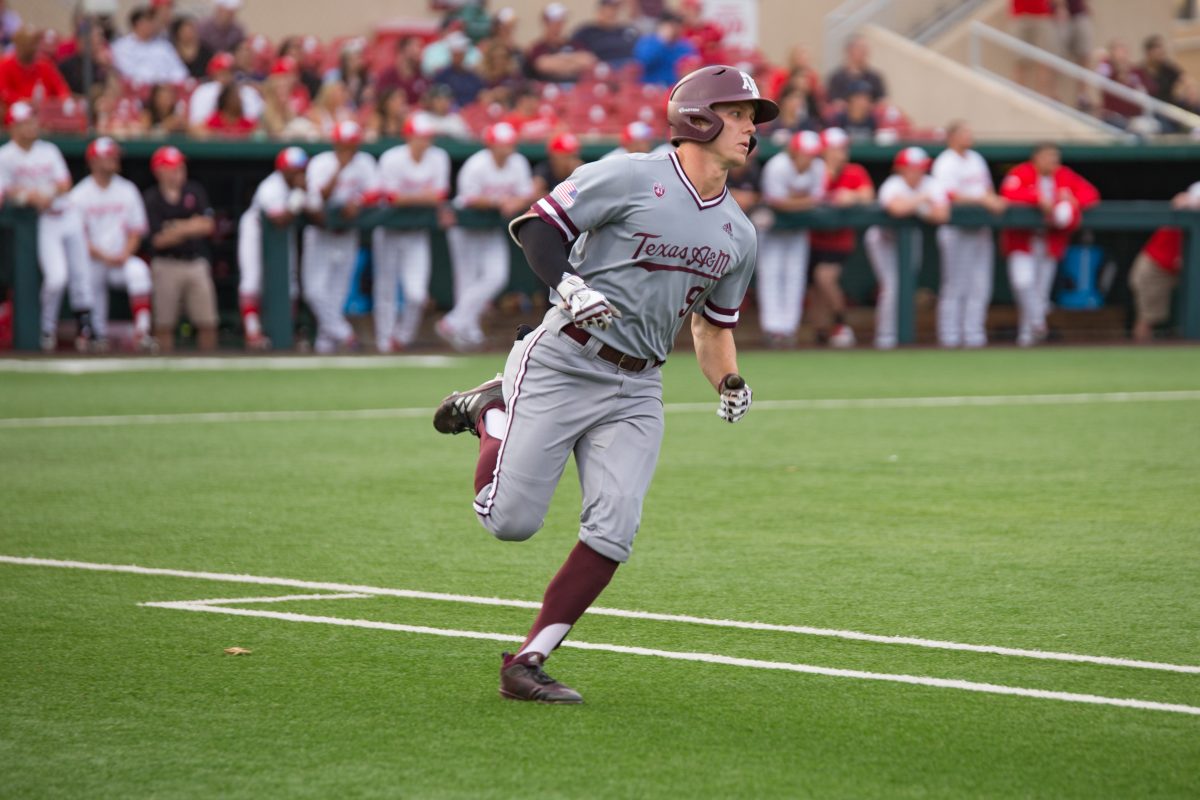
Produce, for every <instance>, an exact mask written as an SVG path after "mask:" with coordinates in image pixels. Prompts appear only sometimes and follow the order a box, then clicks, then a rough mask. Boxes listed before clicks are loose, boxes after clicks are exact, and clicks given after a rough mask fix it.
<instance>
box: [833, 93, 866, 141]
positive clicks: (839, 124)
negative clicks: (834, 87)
mask: <svg viewBox="0 0 1200 800" xmlns="http://www.w3.org/2000/svg"><path fill="white" fill-rule="evenodd" d="M871 98H872V90H871V84H869V83H867V82H866V81H859V82H858V83H857V84H855V85H854V86H852V87H850V92H849V94H847V95H846V104H845V106H844V107H843V108H842V110H841V111H839V112H837V113H836V114H834V115H833V118H832V119H831V120H830V122H831V123H832V124H833V126H834V127H835V128H841V129H842V130H844V131H845V132H846V133H847V134H849V135H850V138H851V139H852V140H853V141H856V142H869V141H871V139H872V138H873V137H874V136H875V129H876V121H875V102H874V101H873V100H872V99H871Z"/></svg>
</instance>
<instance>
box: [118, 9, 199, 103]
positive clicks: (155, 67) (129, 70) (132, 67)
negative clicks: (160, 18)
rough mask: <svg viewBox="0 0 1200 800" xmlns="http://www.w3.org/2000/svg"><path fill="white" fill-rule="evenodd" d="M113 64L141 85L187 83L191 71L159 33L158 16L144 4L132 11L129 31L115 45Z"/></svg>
mask: <svg viewBox="0 0 1200 800" xmlns="http://www.w3.org/2000/svg"><path fill="white" fill-rule="evenodd" d="M112 51H113V66H115V67H116V68H117V72H119V73H120V74H121V76H122V77H123V78H125V79H126V80H128V81H129V82H131V83H134V84H137V85H141V86H153V85H154V84H156V83H183V82H184V81H185V80H187V77H188V71H187V67H185V66H184V65H183V62H182V61H180V60H179V54H178V53H176V52H175V48H174V47H172V46H171V43H170V42H168V41H167V40H166V39H160V38H158V37H157V36H155V32H154V18H153V16H152V15H151V13H150V10H149V9H148V8H146V7H144V6H141V7H138V8H135V9H134V10H133V11H132V12H130V14H129V33H127V34H125V35H124V36H122V37H121V38H120V39H118V40H117V41H116V42H114V43H113V46H112Z"/></svg>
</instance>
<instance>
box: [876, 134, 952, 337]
mask: <svg viewBox="0 0 1200 800" xmlns="http://www.w3.org/2000/svg"><path fill="white" fill-rule="evenodd" d="M893 169H894V172H893V174H892V175H891V176H890V177H888V179H887V180H885V181H884V182H883V185H882V186H880V187H879V204H880V205H881V206H883V210H884V211H886V212H887V213H888V214H891V215H892V216H893V217H912V216H915V217H919V218H920V219H923V220H925V221H926V222H930V223H933V224H935V225H940V224H942V223H943V222H945V221H946V220H948V219H949V218H950V200H949V198H948V197H946V192H945V190H944V189H943V188H942V187H941V186H940V185H939V184H938V182H937V181H936V180H934V179H933V178H932V177H930V176H929V175H927V174H926V172H927V171H928V170H929V154H928V153H926V152H925V151H924V150H922V149H921V148H920V147H906V148H904V149H903V150H901V151H900V152H899V153H897V154H896V159H895V161H894V162H893ZM896 240H897V235H896V230H895V229H894V228H891V227H888V226H884V225H874V226H872V227H870V228H868V229H867V233H866V236H865V237H864V239H863V243H864V244H865V245H866V248H867V255H868V256H869V257H870V259H871V268H872V269H873V270H874V271H875V279H876V280H877V281H878V282H879V293H878V298H877V300H876V303H875V346H876V347H877V348H879V349H881V350H887V349H891V348H893V347H895V346H896V291H897V288H898V286H899V283H900V270H899V268H898V264H899V256H898V253H897V252H896V251H897V248H896ZM920 264H921V240H920V238H919V237H916V238H915V239H914V246H913V269H914V270H917V269H920Z"/></svg>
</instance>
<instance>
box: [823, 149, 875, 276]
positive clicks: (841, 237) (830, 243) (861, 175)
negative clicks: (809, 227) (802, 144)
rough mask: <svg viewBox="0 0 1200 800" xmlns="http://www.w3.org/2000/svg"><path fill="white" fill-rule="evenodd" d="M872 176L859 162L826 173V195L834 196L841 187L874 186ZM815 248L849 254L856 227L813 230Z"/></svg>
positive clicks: (851, 250)
mask: <svg viewBox="0 0 1200 800" xmlns="http://www.w3.org/2000/svg"><path fill="white" fill-rule="evenodd" d="M873 185H874V184H872V183H871V176H870V175H868V174H867V171H866V169H864V168H863V167H862V166H861V165H859V164H847V165H846V166H844V167H842V171H841V172H839V173H838V174H837V175H830V174H829V173H826V174H825V197H826V198H830V197H832V196H833V195H834V194H835V193H836V192H837V191H838V190H839V189H852V190H853V189H861V188H863V187H864V186H873ZM809 242H810V244H811V246H812V249H813V250H830V251H832V252H834V253H845V254H847V255H849V254H850V253H853V252H854V229H853V228H839V229H837V230H824V231H813V232H812V233H811V234H809Z"/></svg>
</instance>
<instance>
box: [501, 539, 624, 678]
mask: <svg viewBox="0 0 1200 800" xmlns="http://www.w3.org/2000/svg"><path fill="white" fill-rule="evenodd" d="M618 566H620V562H617V561H613V560H612V559H611V558H606V557H604V556H602V555H600V554H599V553H597V552H596V551H595V550H593V549H592V548H590V547H588V546H587V545H586V544H584V543H583V542H578V543H576V545H575V549H574V550H572V551H571V555H569V556H567V560H566V563H564V564H563V565H562V567H561V568H560V569H559V570H558V574H557V575H555V576H554V578H553V579H552V580H551V581H550V585H549V586H547V587H546V596H545V597H544V598H542V610H541V611H540V612H538V616H537V619H536V620H535V621H534V623H533V627H532V628H530V629H529V635H528V636H526V637H525V642H524V644H522V645H521V649H520V650H519V651H518V655H521V654H524V653H526V652H538V653H541V654H542V655H543V656H548V655H550V653H551V652H552V651H553V650H554V648H556V647H558V645H559V643H561V642H562V640H563V639H565V638H566V636H567V632H568V631H570V630H571V626H572V625H574V624H575V622H576V621H577V620H578V619H579V618H580V617H581V616H583V612H584V611H587V609H588V606H590V605H591V604H592V603H593V602H595V600H596V598H597V597H599V596H600V593H601V592H603V591H604V587H605V586H608V582H609V581H610V580H612V576H613V574H614V573H615V572H616V571H617V567H618ZM531 645H532V646H531Z"/></svg>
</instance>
